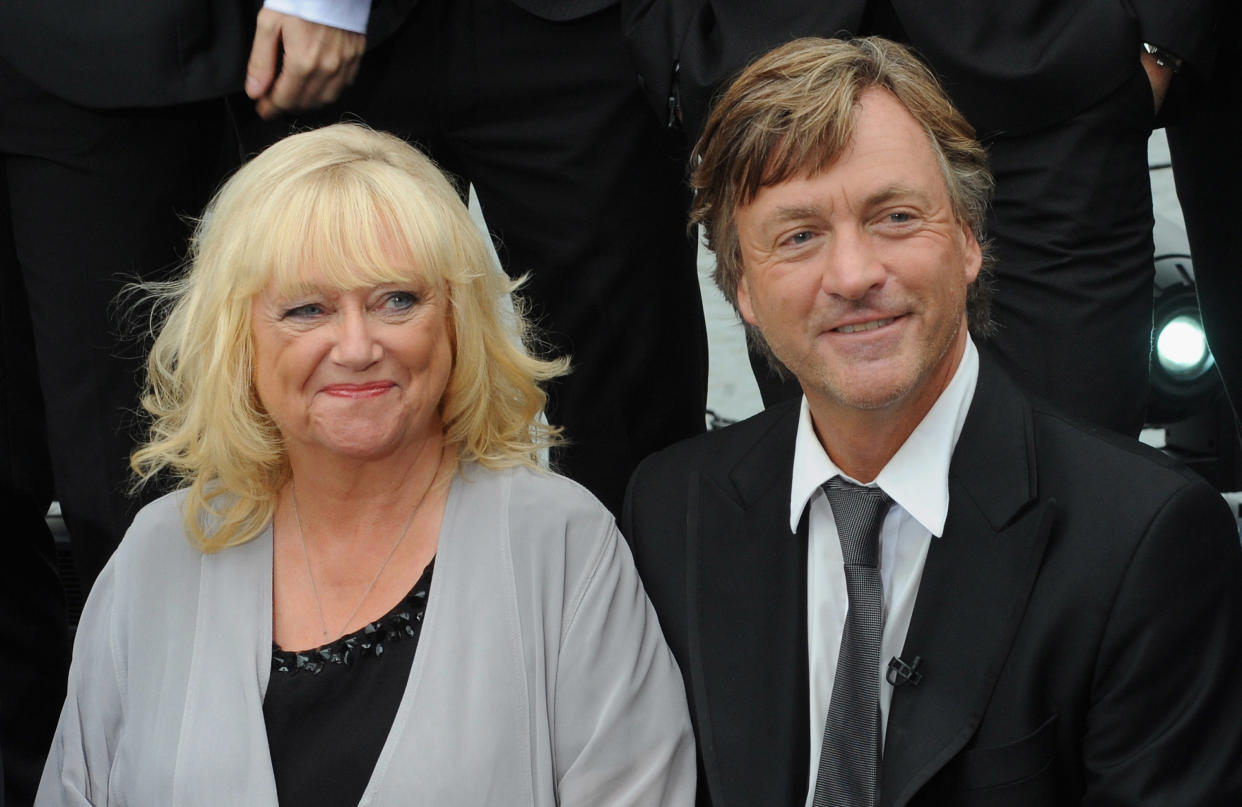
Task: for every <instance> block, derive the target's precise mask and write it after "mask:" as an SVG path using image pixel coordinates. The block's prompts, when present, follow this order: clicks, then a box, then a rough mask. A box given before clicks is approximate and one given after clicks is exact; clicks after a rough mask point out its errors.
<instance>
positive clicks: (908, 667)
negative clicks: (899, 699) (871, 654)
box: [884, 656, 923, 688]
mask: <svg viewBox="0 0 1242 807" xmlns="http://www.w3.org/2000/svg"><path fill="white" fill-rule="evenodd" d="M922 662H923V657H922V656H915V657H914V661H911V662H908V663H907V662H906V661H904V660H903V659H900V658H898V657H897V656H893V658H892V659H891V660H890V661H889V662H888V670H887V671H885V673H884V680H886V681H888V682H889V683H890V684H892V685H893V687H894V688H895V687H899V686H902V685H903V684H906V683H909V684H911V685H912V686H918V685H919V681H922V680H923V673H921V672H919V671H918V669H919V664H921V663H922Z"/></svg>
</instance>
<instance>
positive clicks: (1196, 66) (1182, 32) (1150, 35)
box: [1126, 0, 1218, 70]
mask: <svg viewBox="0 0 1242 807" xmlns="http://www.w3.org/2000/svg"><path fill="white" fill-rule="evenodd" d="M1126 4H1127V5H1128V6H1129V7H1130V10H1131V13H1132V14H1133V15H1134V17H1135V18H1136V19H1137V20H1138V24H1139V30H1140V32H1141V33H1142V37H1143V41H1144V42H1150V43H1152V44H1153V45H1160V46H1161V47H1163V48H1166V49H1168V50H1170V51H1172V52H1173V53H1176V54H1177V55H1178V56H1180V57H1181V58H1182V59H1185V60H1186V63H1187V67H1188V69H1191V70H1202V69H1205V68H1206V67H1207V66H1208V65H1210V64H1211V63H1212V56H1213V53H1214V51H1215V42H1214V38H1213V32H1214V31H1215V28H1216V19H1217V12H1218V0H1177V2H1169V0H1126Z"/></svg>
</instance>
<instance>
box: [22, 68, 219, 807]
mask: <svg viewBox="0 0 1242 807" xmlns="http://www.w3.org/2000/svg"><path fill="white" fill-rule="evenodd" d="M226 112H227V110H226V107H225V105H224V103H223V101H216V102H203V103H199V104H190V105H184V106H178V107H171V108H164V109H151V110H118V111H98V110H89V109H84V108H81V107H77V106H74V105H72V104H69V103H67V102H65V101H63V100H61V99H59V98H56V97H54V96H52V95H49V94H48V93H46V92H44V91H43V90H41V89H40V88H38V87H37V86H35V85H34V84H32V83H31V82H29V81H28V80H26V79H25V78H24V77H23V76H22V75H21V74H19V73H18V72H17V71H15V70H13V69H12V68H11V67H10V66H9V65H8V64H7V63H6V62H5V61H4V60H3V58H0V295H2V296H3V300H2V301H0V501H2V502H3V506H4V513H5V517H6V524H7V527H6V529H5V534H4V538H3V539H0V566H3V567H4V573H3V582H0V747H2V752H3V754H4V768H5V779H6V781H5V786H6V788H7V790H8V797H7V798H8V804H9V805H10V807H22V805H27V804H30V803H31V801H32V800H33V793H34V788H35V786H36V784H37V782H38V776H39V772H40V770H41V768H42V764H43V757H44V755H45V754H46V752H47V747H48V743H49V742H50V738H51V735H52V731H53V728H54V726H55V721H56V715H57V713H58V712H59V705H60V703H61V702H62V701H63V699H64V692H65V676H66V669H67V668H66V655H67V651H66V649H65V647H66V645H67V642H68V637H67V626H66V624H65V605H64V594H63V592H62V590H61V584H60V581H59V580H58V578H57V575H56V571H55V566H54V563H53V559H54V557H55V555H54V548H53V543H52V536H51V534H50V532H49V531H48V528H47V525H46V523H45V522H44V520H43V519H44V515H45V514H46V513H47V509H48V505H49V504H50V502H51V500H52V497H53V494H55V496H56V498H57V499H59V501H60V503H61V510H62V513H63V515H64V519H65V524H66V526H67V527H68V529H69V531H70V533H71V535H72V540H73V550H74V560H75V564H76V566H77V571H78V576H79V578H80V580H81V582H82V587H83V590H84V591H85V590H87V589H89V587H90V584H91V583H92V582H93V581H94V579H95V576H96V575H97V574H98V573H99V570H100V569H101V568H102V567H103V564H104V563H105V562H106V561H107V559H108V557H109V555H110V554H111V552H112V549H113V548H114V547H115V546H116V544H117V542H118V541H120V539H121V535H122V534H123V532H124V530H125V528H126V527H127V526H128V524H129V520H130V517H131V516H132V514H133V512H134V511H135V510H136V508H137V505H138V502H137V501H135V500H133V499H131V498H130V497H129V496H128V495H127V494H126V490H127V487H128V484H129V462H128V456H129V452H130V450H131V448H132V446H133V441H134V435H135V431H136V429H135V425H136V421H135V416H134V410H135V409H136V408H137V405H138V373H139V370H140V367H141V357H142V353H143V351H144V346H143V344H142V343H141V342H140V341H132V342H130V341H127V340H126V339H124V338H123V337H122V333H123V331H124V330H125V328H126V326H125V317H124V315H123V313H122V312H123V311H124V306H123V305H122V304H120V303H118V301H117V295H118V294H119V293H120V291H121V290H122V288H123V287H124V286H125V284H126V283H129V282H132V281H135V280H138V279H147V280H155V279H158V278H161V277H164V276H166V273H167V272H168V271H169V270H170V269H172V268H173V267H174V266H175V265H176V264H177V262H178V260H179V259H180V257H181V255H182V253H183V250H184V245H185V239H186V237H187V236H188V234H189V227H188V225H187V223H186V221H185V220H184V218H183V217H184V216H192V215H196V214H197V213H198V212H200V211H201V210H202V207H203V205H204V204H205V203H206V201H207V197H208V195H209V193H210V192H211V190H212V189H213V187H214V186H215V183H216V181H217V179H218V177H219V176H220V175H221V173H222V172H223V161H224V160H225V159H226V158H225V152H224V151H223V149H222V144H223V143H224V142H225V126H226ZM234 152H235V149H234ZM53 489H54V490H53Z"/></svg>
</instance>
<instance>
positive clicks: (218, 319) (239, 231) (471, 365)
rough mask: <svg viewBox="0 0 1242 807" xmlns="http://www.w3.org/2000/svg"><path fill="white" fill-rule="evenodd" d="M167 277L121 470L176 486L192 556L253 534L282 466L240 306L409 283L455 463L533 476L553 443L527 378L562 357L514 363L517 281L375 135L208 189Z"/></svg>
mask: <svg viewBox="0 0 1242 807" xmlns="http://www.w3.org/2000/svg"><path fill="white" fill-rule="evenodd" d="M188 267H189V268H188V270H187V271H186V272H185V274H184V275H183V276H182V277H181V278H180V279H179V280H175V281H172V282H169V283H164V284H154V285H152V286H148V287H146V289H145V290H147V291H150V292H152V293H153V294H154V296H155V298H156V312H157V314H156V317H157V318H159V316H160V315H161V314H162V315H163V323H162V326H160V327H159V333H158V336H157V337H156V338H155V343H154V345H153V347H152V350H151V354H150V357H149V359H148V362H147V384H146V390H145V393H144V395H143V398H142V406H143V408H144V409H145V410H146V411H147V413H149V415H150V419H151V423H150V428H149V432H148V435H147V439H146V442H145V443H144V444H143V445H142V446H140V447H139V448H138V450H137V451H135V452H134V454H133V457H132V458H131V464H132V465H133V467H134V470H135V472H136V473H137V474H138V476H139V477H140V478H141V479H144V480H145V479H149V478H150V477H152V476H153V475H155V474H157V473H158V472H160V471H165V470H166V471H169V472H171V473H173V474H174V475H175V476H177V477H178V478H180V480H181V482H182V484H183V485H184V486H186V487H187V488H188V500H187V505H186V511H185V513H184V518H185V524H186V530H187V535H189V537H190V539H191V541H192V542H193V543H195V544H196V545H197V546H199V548H200V549H203V550H204V551H214V550H217V549H221V548H224V547H226V546H232V545H236V544H240V543H243V542H245V541H247V540H249V539H251V538H253V537H254V536H255V535H257V534H258V533H259V532H260V531H261V530H262V529H263V528H264V527H265V526H266V525H267V523H268V522H269V521H270V519H271V517H272V513H273V510H274V507H275V501H276V492H277V490H278V489H279V487H280V485H281V484H282V483H283V482H284V480H285V479H286V478H287V475H288V472H289V469H288V461H287V456H286V453H285V447H284V445H283V442H282V439H281V435H280V432H279V430H278V429H277V428H276V424H275V423H274V422H273V421H272V419H271V417H270V416H269V415H268V413H267V412H266V411H264V409H263V406H262V403H261V402H260V401H259V398H258V395H257V393H256V392H255V388H254V382H253V377H252V375H253V368H254V344H253V338H252V334H251V308H252V303H253V300H254V298H255V295H257V294H258V293H259V292H260V291H261V290H263V289H264V288H265V287H267V286H268V284H269V283H270V284H272V285H273V286H274V287H275V289H276V292H277V293H278V294H289V293H298V292H301V291H304V290H306V289H307V288H308V286H309V284H310V283H312V282H314V283H319V284H327V285H329V286H334V287H337V288H340V289H352V288H362V287H367V286H371V285H378V284H384V283H411V282H413V283H425V284H427V285H429V286H430V287H431V288H433V289H435V290H436V292H437V293H439V294H443V295H444V298H445V299H446V301H447V309H448V312H447V315H448V319H449V333H450V336H449V338H450V339H451V342H452V350H453V367H452V371H451V374H450V377H449V380H448V385H447V387H446V389H445V391H444V395H443V397H442V399H441V401H440V414H441V417H442V419H443V424H444V431H445V438H446V443H447V445H448V446H449V448H450V450H452V451H455V452H456V454H457V458H458V459H459V460H460V461H477V462H479V463H480V464H482V465H484V466H488V467H504V466H513V465H529V466H534V465H537V464H538V457H539V452H540V450H541V449H542V448H544V447H546V446H548V445H549V444H551V443H554V442H555V441H556V438H557V434H558V430H557V429H554V428H550V427H548V426H547V425H544V424H541V423H540V422H539V421H538V420H537V417H538V414H539V412H540V411H541V410H542V409H543V406H544V403H545V401H546V396H545V394H544V392H543V390H542V389H541V388H540V383H541V382H543V381H547V380H549V379H551V378H555V377H556V376H558V375H561V374H562V373H564V372H565V370H566V366H567V364H566V361H565V360H557V361H544V360H541V359H538V358H535V357H533V356H531V355H530V354H529V353H528V352H527V350H526V349H525V348H524V346H523V340H524V339H529V338H530V337H531V334H530V332H529V330H528V329H527V325H526V322H525V320H524V319H523V316H522V312H521V306H520V304H519V301H517V300H515V301H514V303H515V307H516V308H517V310H516V311H515V312H514V313H513V314H512V317H511V318H510V316H509V314H508V313H507V312H506V310H505V307H506V302H505V300H506V298H508V296H509V293H510V291H512V289H513V288H514V287H515V286H516V285H517V284H515V283H513V282H511V281H510V280H509V279H508V278H507V277H505V276H504V275H503V274H502V273H501V272H500V270H499V268H498V267H496V266H495V265H494V262H493V261H492V259H491V253H490V251H489V249H488V245H487V242H486V241H485V239H484V236H483V235H482V233H480V232H479V229H478V228H477V227H476V226H475V224H474V221H473V220H472V219H471V218H470V214H469V212H468V211H467V209H466V206H465V204H464V203H463V202H462V199H461V196H460V195H459V193H458V191H457V189H455V188H454V187H453V185H452V184H451V183H450V182H449V180H448V179H447V178H446V177H445V176H444V174H443V173H441V171H440V170H439V169H438V168H437V167H436V166H435V165H434V164H433V163H432V162H431V161H430V160H429V159H428V158H427V157H425V156H424V155H423V154H421V153H420V152H419V151H417V150H416V149H414V148H413V147H411V146H410V145H409V144H407V143H405V142H404V141H402V140H400V139H398V138H396V137H393V136H392V135H387V134H383V133H380V132H375V131H372V130H370V129H367V128H365V127H362V126H358V125H352V124H338V125H335V126H329V127H326V128H323V129H318V130H314V131H310V132H304V133H301V134H296V135H293V136H292V137H288V138H286V139H284V140H282V141H280V142H279V143H277V144H275V145H274V146H272V147H271V148H269V149H267V150H266V151H264V152H263V153H262V154H260V155H259V156H258V157H256V158H255V159H254V160H252V161H250V162H249V163H247V164H246V165H245V166H243V167H242V168H241V170H239V171H238V172H237V173H236V174H235V175H234V176H233V177H232V178H231V179H230V180H229V181H228V182H227V183H226V184H225V185H224V187H223V188H221V190H220V191H219V192H218V193H217V194H216V196H215V198H214V199H213V200H212V201H211V203H210V204H209V205H208V207H207V210H206V212H205V213H204V214H203V216H202V219H201V220H200V221H199V223H198V226H197V228H196V230H195V233H194V237H193V240H192V242H191V248H190V256H189V261H188Z"/></svg>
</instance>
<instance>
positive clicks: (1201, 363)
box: [1156, 314, 1214, 381]
mask: <svg viewBox="0 0 1242 807" xmlns="http://www.w3.org/2000/svg"><path fill="white" fill-rule="evenodd" d="M1156 361H1157V362H1159V364H1160V366H1161V367H1162V368H1163V369H1164V370H1165V371H1166V372H1167V373H1168V374H1169V375H1170V376H1172V377H1173V378H1175V379H1177V380H1178V381H1194V380H1195V379H1197V378H1199V377H1201V376H1202V375H1203V374H1204V373H1206V372H1209V371H1210V370H1211V369H1212V365H1213V364H1214V362H1213V360H1212V352H1211V351H1210V350H1208V344H1207V336H1206V335H1205V334H1204V333H1203V323H1202V322H1200V321H1199V318H1198V317H1197V316H1194V315H1191V314H1178V315H1177V316H1174V317H1172V318H1170V319H1167V320H1165V322H1164V324H1163V326H1162V327H1160V329H1159V331H1157V335H1156Z"/></svg>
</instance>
